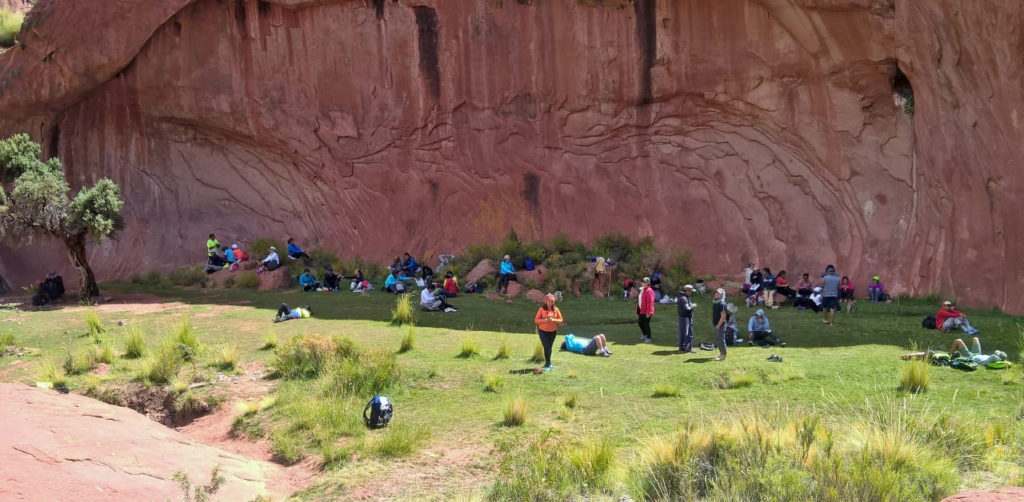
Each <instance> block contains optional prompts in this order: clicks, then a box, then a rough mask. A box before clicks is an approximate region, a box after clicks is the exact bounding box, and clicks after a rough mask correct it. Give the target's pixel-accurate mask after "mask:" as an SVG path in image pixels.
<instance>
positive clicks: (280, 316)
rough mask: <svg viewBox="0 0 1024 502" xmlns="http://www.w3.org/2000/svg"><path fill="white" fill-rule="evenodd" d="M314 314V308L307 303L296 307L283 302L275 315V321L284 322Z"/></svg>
mask: <svg viewBox="0 0 1024 502" xmlns="http://www.w3.org/2000/svg"><path fill="white" fill-rule="evenodd" d="M312 315H313V309H311V308H309V307H308V306H306V305H303V306H301V307H299V308H296V309H290V308H288V304H287V303H282V304H281V306H280V307H279V308H278V309H277V315H275V316H274V322H284V321H289V320H292V319H302V318H303V317H310V316H312Z"/></svg>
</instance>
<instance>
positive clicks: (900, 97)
mask: <svg viewBox="0 0 1024 502" xmlns="http://www.w3.org/2000/svg"><path fill="white" fill-rule="evenodd" d="M891 74H892V95H893V99H894V100H895V101H896V106H898V107H900V108H902V109H903V113H906V114H907V115H913V114H914V87H913V86H911V85H910V78H908V77H907V75H906V74H905V73H903V70H901V69H900V66H899V64H897V63H896V62H895V61H894V62H893V63H892V69H891Z"/></svg>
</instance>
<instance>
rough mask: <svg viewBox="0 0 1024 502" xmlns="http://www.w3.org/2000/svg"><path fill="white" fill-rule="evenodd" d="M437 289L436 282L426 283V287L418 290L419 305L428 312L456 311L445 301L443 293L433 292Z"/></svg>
mask: <svg viewBox="0 0 1024 502" xmlns="http://www.w3.org/2000/svg"><path fill="white" fill-rule="evenodd" d="M438 290H439V288H438V287H437V284H434V283H429V284H427V287H425V288H423V291H421V292H420V307H421V308H422V309H423V310H426V311H429V312H438V311H441V310H443V311H445V312H457V310H456V308H455V307H452V306H451V305H449V304H448V302H447V301H445V299H444V295H440V294H434V291H438Z"/></svg>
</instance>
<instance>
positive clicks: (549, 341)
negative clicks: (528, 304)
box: [533, 293, 565, 371]
mask: <svg viewBox="0 0 1024 502" xmlns="http://www.w3.org/2000/svg"><path fill="white" fill-rule="evenodd" d="M556 300H557V299H556V298H555V295H553V294H551V293H548V294H546V295H544V305H541V306H540V308H539V309H537V315H535V316H533V322H534V324H536V325H537V335H539V336H540V344H541V345H542V346H543V347H544V371H551V347H552V346H553V345H554V344H555V337H557V336H558V325H559V324H562V323H563V322H565V320H564V319H562V311H560V310H558V307H556V306H555V301H556Z"/></svg>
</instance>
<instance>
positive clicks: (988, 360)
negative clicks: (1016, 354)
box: [949, 337, 1010, 368]
mask: <svg viewBox="0 0 1024 502" xmlns="http://www.w3.org/2000/svg"><path fill="white" fill-rule="evenodd" d="M949 353H950V354H953V355H954V356H959V357H964V358H967V359H970V360H971V361H973V362H976V363H978V364H980V365H982V366H988V367H990V368H996V367H998V368H1005V367H1008V366H1010V362H1009V361H1007V360H1006V352H1003V351H1001V350H997V351H995V352H993V353H991V354H984V353H982V352H981V340H978V337H974V339H973V340H971V348H970V349H968V348H967V344H965V343H964V341H963V340H961V339H959V338H957V339H956V340H953V346H952V347H950V348H949Z"/></svg>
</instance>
